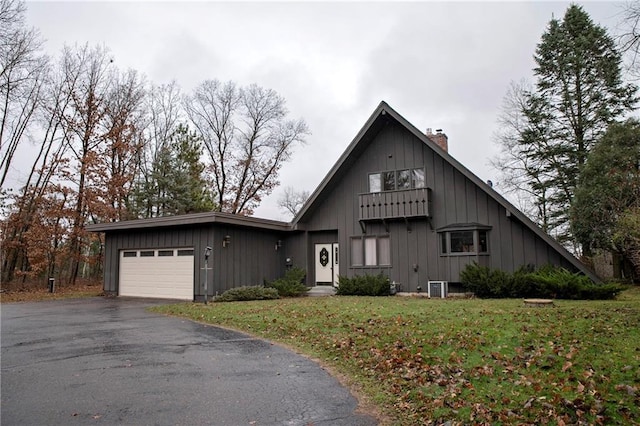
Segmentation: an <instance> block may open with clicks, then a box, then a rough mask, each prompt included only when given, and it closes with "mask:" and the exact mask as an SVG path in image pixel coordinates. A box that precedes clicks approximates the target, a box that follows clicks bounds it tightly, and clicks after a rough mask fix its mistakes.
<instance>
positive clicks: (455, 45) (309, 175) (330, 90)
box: [27, 1, 621, 219]
mask: <svg viewBox="0 0 640 426" xmlns="http://www.w3.org/2000/svg"><path fill="white" fill-rule="evenodd" d="M569 4H570V3H568V2H491V3H488V2H410V3H398V2H384V3H383V2H349V3H344V2H328V3H320V2H311V3H307V2H305V3H299V2H284V3H270V2H258V3H248V2H242V3H239V2H232V3H222V2H196V3H186V2H177V1H176V2H31V1H29V2H28V3H27V9H28V10H27V20H28V23H29V25H32V26H34V27H36V28H38V29H39V30H40V32H41V34H42V36H43V37H44V39H46V40H47V41H46V45H45V46H46V50H47V51H48V52H50V53H51V54H52V55H55V54H57V52H59V51H60V50H61V49H62V47H63V45H64V44H65V43H67V44H74V43H79V44H84V43H86V42H88V43H89V44H91V45H94V44H104V45H105V46H107V47H108V48H109V49H110V50H111V52H112V55H113V58H114V60H115V63H116V64H117V65H118V67H119V68H120V69H123V70H124V69H127V68H133V69H135V70H137V71H139V72H141V73H142V74H144V75H145V76H146V78H147V79H148V80H149V81H152V82H154V83H157V84H162V83H168V82H170V81H171V80H176V81H177V82H178V84H179V85H180V86H181V88H182V90H183V92H188V91H190V90H191V89H192V88H193V87H194V86H196V85H197V84H198V83H200V82H202V81H203V80H205V79H214V78H215V79H219V80H222V81H226V80H234V81H235V82H237V83H238V84H240V85H248V84H251V83H257V84H258V85H260V86H263V87H267V88H271V89H274V90H276V91H277V92H278V93H279V94H281V95H282V96H283V97H284V98H285V99H286V100H287V106H288V108H289V111H290V113H291V117H292V118H297V117H303V118H304V119H305V120H306V121H307V124H308V125H309V127H310V129H311V131H312V135H311V136H310V137H309V138H308V144H307V145H306V146H304V147H300V148H298V149H297V150H296V152H295V154H294V156H293V159H292V161H291V162H290V163H288V164H287V165H285V166H284V168H283V169H282V171H281V174H280V181H281V186H280V187H279V188H278V189H277V190H276V191H274V193H273V194H272V195H271V196H270V197H269V198H267V199H265V200H264V201H263V203H262V205H261V206H260V207H259V208H258V210H257V211H256V213H255V215H256V216H259V217H265V218H272V219H288V217H287V216H286V215H285V214H284V213H283V212H281V211H280V210H279V209H278V207H277V199H278V197H279V196H280V194H281V192H282V189H283V188H284V187H285V186H292V187H294V188H295V189H296V190H303V189H306V190H309V191H313V190H314V189H315V187H316V186H317V185H318V184H319V182H320V181H321V180H322V178H323V177H324V176H325V175H326V173H327V172H328V171H329V169H330V168H331V167H332V166H333V164H334V163H335V162H336V160H337V159H338V157H339V156H340V155H341V154H342V152H343V151H344V149H345V148H346V147H347V146H348V145H349V143H350V142H351V141H352V140H353V138H354V137H355V135H356V134H357V132H358V131H359V130H360V128H361V127H362V126H363V125H364V123H365V121H366V119H367V118H368V117H369V115H370V114H371V113H372V112H373V110H374V109H375V107H376V106H377V105H378V103H379V102H380V101H381V100H384V101H386V102H387V103H389V105H391V107H393V108H394V109H395V110H396V111H398V112H399V113H400V114H401V115H403V116H404V117H405V118H406V119H407V120H409V121H410V122H411V123H412V124H414V125H415V126H416V127H418V128H420V129H422V130H425V129H426V128H428V127H430V128H433V129H440V128H441V129H443V130H444V132H445V133H446V134H447V135H448V136H449V152H450V153H451V154H452V155H453V156H454V157H456V158H457V159H458V160H459V161H460V162H461V163H462V164H464V165H465V166H466V167H468V168H469V169H470V170H471V171H472V172H474V173H475V174H477V175H478V176H479V177H480V178H481V179H483V180H486V179H492V180H493V181H494V182H495V181H497V180H498V176H497V173H496V171H495V170H492V169H491V168H490V166H489V164H488V163H489V160H490V158H492V157H493V156H494V155H495V154H496V153H497V147H496V146H495V145H494V144H493V142H492V140H493V138H492V134H493V132H495V130H496V128H497V124H496V118H497V116H498V114H499V109H500V105H501V102H502V97H503V96H504V94H505V92H506V90H507V86H508V85H509V83H510V81H512V80H520V79H521V78H528V79H530V80H532V71H531V69H532V68H533V66H534V63H533V54H534V51H535V48H536V44H537V43H538V42H539V41H540V37H541V35H542V33H543V32H544V31H545V29H546V26H547V24H548V22H549V20H550V19H551V18H552V16H555V17H556V18H559V19H560V18H562V17H563V16H564V12H565V10H566V8H567V7H568V6H569ZM578 4H581V5H582V6H583V7H584V9H585V11H586V12H587V13H589V14H590V15H591V18H592V19H593V20H594V21H595V22H596V23H598V24H600V25H602V26H605V27H607V28H609V30H610V34H613V32H615V30H616V25H618V23H619V21H620V12H621V6H620V3H612V2H578Z"/></svg>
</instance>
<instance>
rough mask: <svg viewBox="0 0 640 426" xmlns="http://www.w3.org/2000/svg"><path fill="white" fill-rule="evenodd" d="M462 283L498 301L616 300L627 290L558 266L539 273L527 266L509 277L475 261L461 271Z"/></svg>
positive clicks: (545, 267) (477, 293)
mask: <svg viewBox="0 0 640 426" xmlns="http://www.w3.org/2000/svg"><path fill="white" fill-rule="evenodd" d="M460 280H461V281H462V283H463V284H464V286H465V288H466V289H468V290H469V291H472V292H473V293H475V294H476V296H478V297H495V298H503V297H542V298H550V299H575V300H602V299H613V298H615V297H616V296H617V295H618V294H619V293H620V292H621V291H622V290H624V288H625V287H624V286H621V285H619V284H596V283H594V282H593V281H591V279H590V278H589V277H587V276H585V275H582V274H579V273H574V272H570V271H568V270H566V269H564V268H559V267H557V266H544V267H542V268H539V269H538V270H534V268H533V267H532V266H524V267H521V268H520V269H518V270H517V271H516V272H514V273H513V274H508V273H506V272H504V271H501V270H498V269H491V268H489V267H486V266H480V265H478V264H477V263H475V262H474V263H473V264H470V265H467V266H466V267H465V268H464V269H463V270H462V271H461V272H460Z"/></svg>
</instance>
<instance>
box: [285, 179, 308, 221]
mask: <svg viewBox="0 0 640 426" xmlns="http://www.w3.org/2000/svg"><path fill="white" fill-rule="evenodd" d="M308 199H309V191H305V190H303V191H296V190H295V189H293V187H292V186H287V187H286V188H284V192H283V193H282V196H281V197H280V198H279V199H278V207H280V208H281V209H282V210H284V211H286V212H288V213H290V214H291V216H292V217H295V215H297V214H298V212H299V211H300V209H301V208H302V206H304V203H306V202H307V200H308Z"/></svg>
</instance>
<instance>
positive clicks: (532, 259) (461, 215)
mask: <svg viewBox="0 0 640 426" xmlns="http://www.w3.org/2000/svg"><path fill="white" fill-rule="evenodd" d="M415 168H421V169H423V170H424V174H425V186H426V187H427V188H429V192H428V203H427V205H428V209H427V210H428V214H426V215H422V216H421V215H411V214H410V215H409V216H408V217H406V218H405V217H403V216H402V214H396V213H394V212H393V211H392V207H390V206H387V207H384V206H383V207H381V208H382V209H384V208H386V209H387V213H388V214H387V218H386V219H385V220H364V221H362V220H361V219H362V218H363V214H362V212H361V209H362V200H367V199H371V198H372V197H371V196H369V195H367V193H369V180H368V179H369V178H368V177H369V174H371V173H378V172H386V171H398V170H410V169H415ZM386 194H387V195H388V196H385V200H392V199H393V197H394V195H393V191H390V192H388V193H386ZM385 202H386V201H385ZM404 204H406V203H404ZM393 208H395V207H393ZM376 214H377V213H376ZM381 215H382V216H385V213H382V214H381ZM364 216H366V217H369V213H365V214H364ZM361 222H362V224H361ZM452 224H462V225H465V224H467V225H468V224H477V225H478V226H481V227H482V228H483V229H487V231H486V232H487V238H488V251H487V253H482V254H466V253H459V254H443V253H442V251H441V246H440V244H441V232H439V231H438V230H439V229H443V228H445V229H446V227H447V226H451V225H452ZM294 226H298V227H301V228H303V229H306V230H307V232H310V231H314V232H318V231H322V230H329V229H337V230H338V239H337V241H338V242H339V243H340V246H341V247H343V249H342V251H341V256H340V264H341V266H340V273H341V275H345V276H349V277H351V276H354V275H360V274H377V273H380V272H382V273H384V274H385V275H387V276H388V277H389V279H390V280H392V281H396V282H399V283H401V284H402V288H403V290H409V291H415V290H416V288H417V286H421V287H422V288H426V284H427V282H428V281H430V280H438V281H440V280H442V281H450V282H457V281H459V280H460V271H461V270H462V269H463V268H464V267H465V266H466V265H467V264H469V263H471V262H478V263H479V264H482V265H486V266H490V267H493V268H499V269H502V270H505V271H510V272H511V271H514V270H516V269H518V268H519V267H521V266H523V265H527V264H532V265H538V266H540V265H545V264H554V265H559V266H562V267H565V268H567V269H570V270H574V271H578V270H580V271H583V272H585V273H587V274H589V275H590V276H591V278H593V279H596V280H597V277H595V275H593V274H592V273H591V272H590V271H588V270H587V269H586V268H585V267H584V266H583V265H582V264H580V263H579V262H578V261H577V259H575V258H574V257H573V256H572V255H571V254H570V253H568V252H567V251H566V250H565V249H564V248H563V247H561V246H560V245H559V244H557V243H556V242H555V241H553V240H551V238H550V237H548V236H546V235H543V234H542V231H541V230H539V229H538V228H536V226H535V225H534V224H533V223H531V222H530V221H529V220H528V219H527V218H525V217H524V215H523V214H522V213H520V212H519V211H517V209H515V208H514V207H513V206H512V205H511V204H510V203H508V202H507V201H506V200H505V199H504V198H502V197H501V196H500V195H499V194H497V193H496V192H495V191H494V190H493V189H492V188H491V187H490V186H489V185H487V184H485V183H484V182H482V181H481V180H480V179H479V178H477V177H476V176H475V175H473V174H472V173H471V172H469V171H468V170H467V169H466V168H464V167H463V166H462V165H461V164H459V163H458V162H457V161H456V160H455V159H453V158H452V157H451V156H449V154H448V153H447V152H445V151H443V150H442V149H441V148H440V147H438V146H437V145H436V144H435V143H433V142H432V141H431V140H429V139H428V137H427V136H426V135H425V134H422V133H421V132H420V131H419V130H418V129H416V128H415V127H413V126H412V125H411V124H409V123H408V122H406V121H405V120H404V119H403V118H402V117H401V116H399V115H398V114H397V113H396V112H395V111H393V110H392V109H391V108H389V107H388V106H387V105H386V104H384V103H382V104H381V106H380V107H379V108H378V110H376V111H375V112H374V114H373V115H372V117H371V118H370V119H369V121H368V122H367V123H366V124H365V126H364V127H363V129H362V130H361V132H360V133H359V134H358V136H356V138H355V139H354V141H353V142H352V144H351V145H350V146H349V147H348V148H347V150H346V152H345V154H343V156H342V158H341V159H340V160H339V161H338V163H337V164H336V166H335V167H334V168H333V169H332V170H331V171H330V172H329V174H328V176H327V177H326V178H325V180H324V181H323V182H322V183H321V185H320V187H319V188H318V189H317V190H316V192H315V193H314V194H312V196H311V199H310V200H309V202H308V204H307V205H306V206H305V207H304V208H303V210H302V211H301V213H300V214H299V215H298V217H296V219H295V220H294ZM362 236H388V237H389V240H390V246H391V262H390V265H385V266H354V265H353V259H352V258H351V253H350V250H349V248H350V241H351V239H352V238H354V237H362ZM308 256H309V257H312V256H313V252H312V249H311V248H309V250H308ZM311 277H312V275H311ZM310 284H312V282H310Z"/></svg>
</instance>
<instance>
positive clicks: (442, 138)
mask: <svg viewBox="0 0 640 426" xmlns="http://www.w3.org/2000/svg"><path fill="white" fill-rule="evenodd" d="M426 135H427V137H428V138H429V140H431V142H433V143H435V144H436V145H438V146H439V147H440V148H442V149H443V150H444V151H445V152H449V138H448V137H447V135H445V134H444V133H442V129H436V133H435V134H434V133H433V132H432V131H431V128H428V129H427V132H426Z"/></svg>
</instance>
